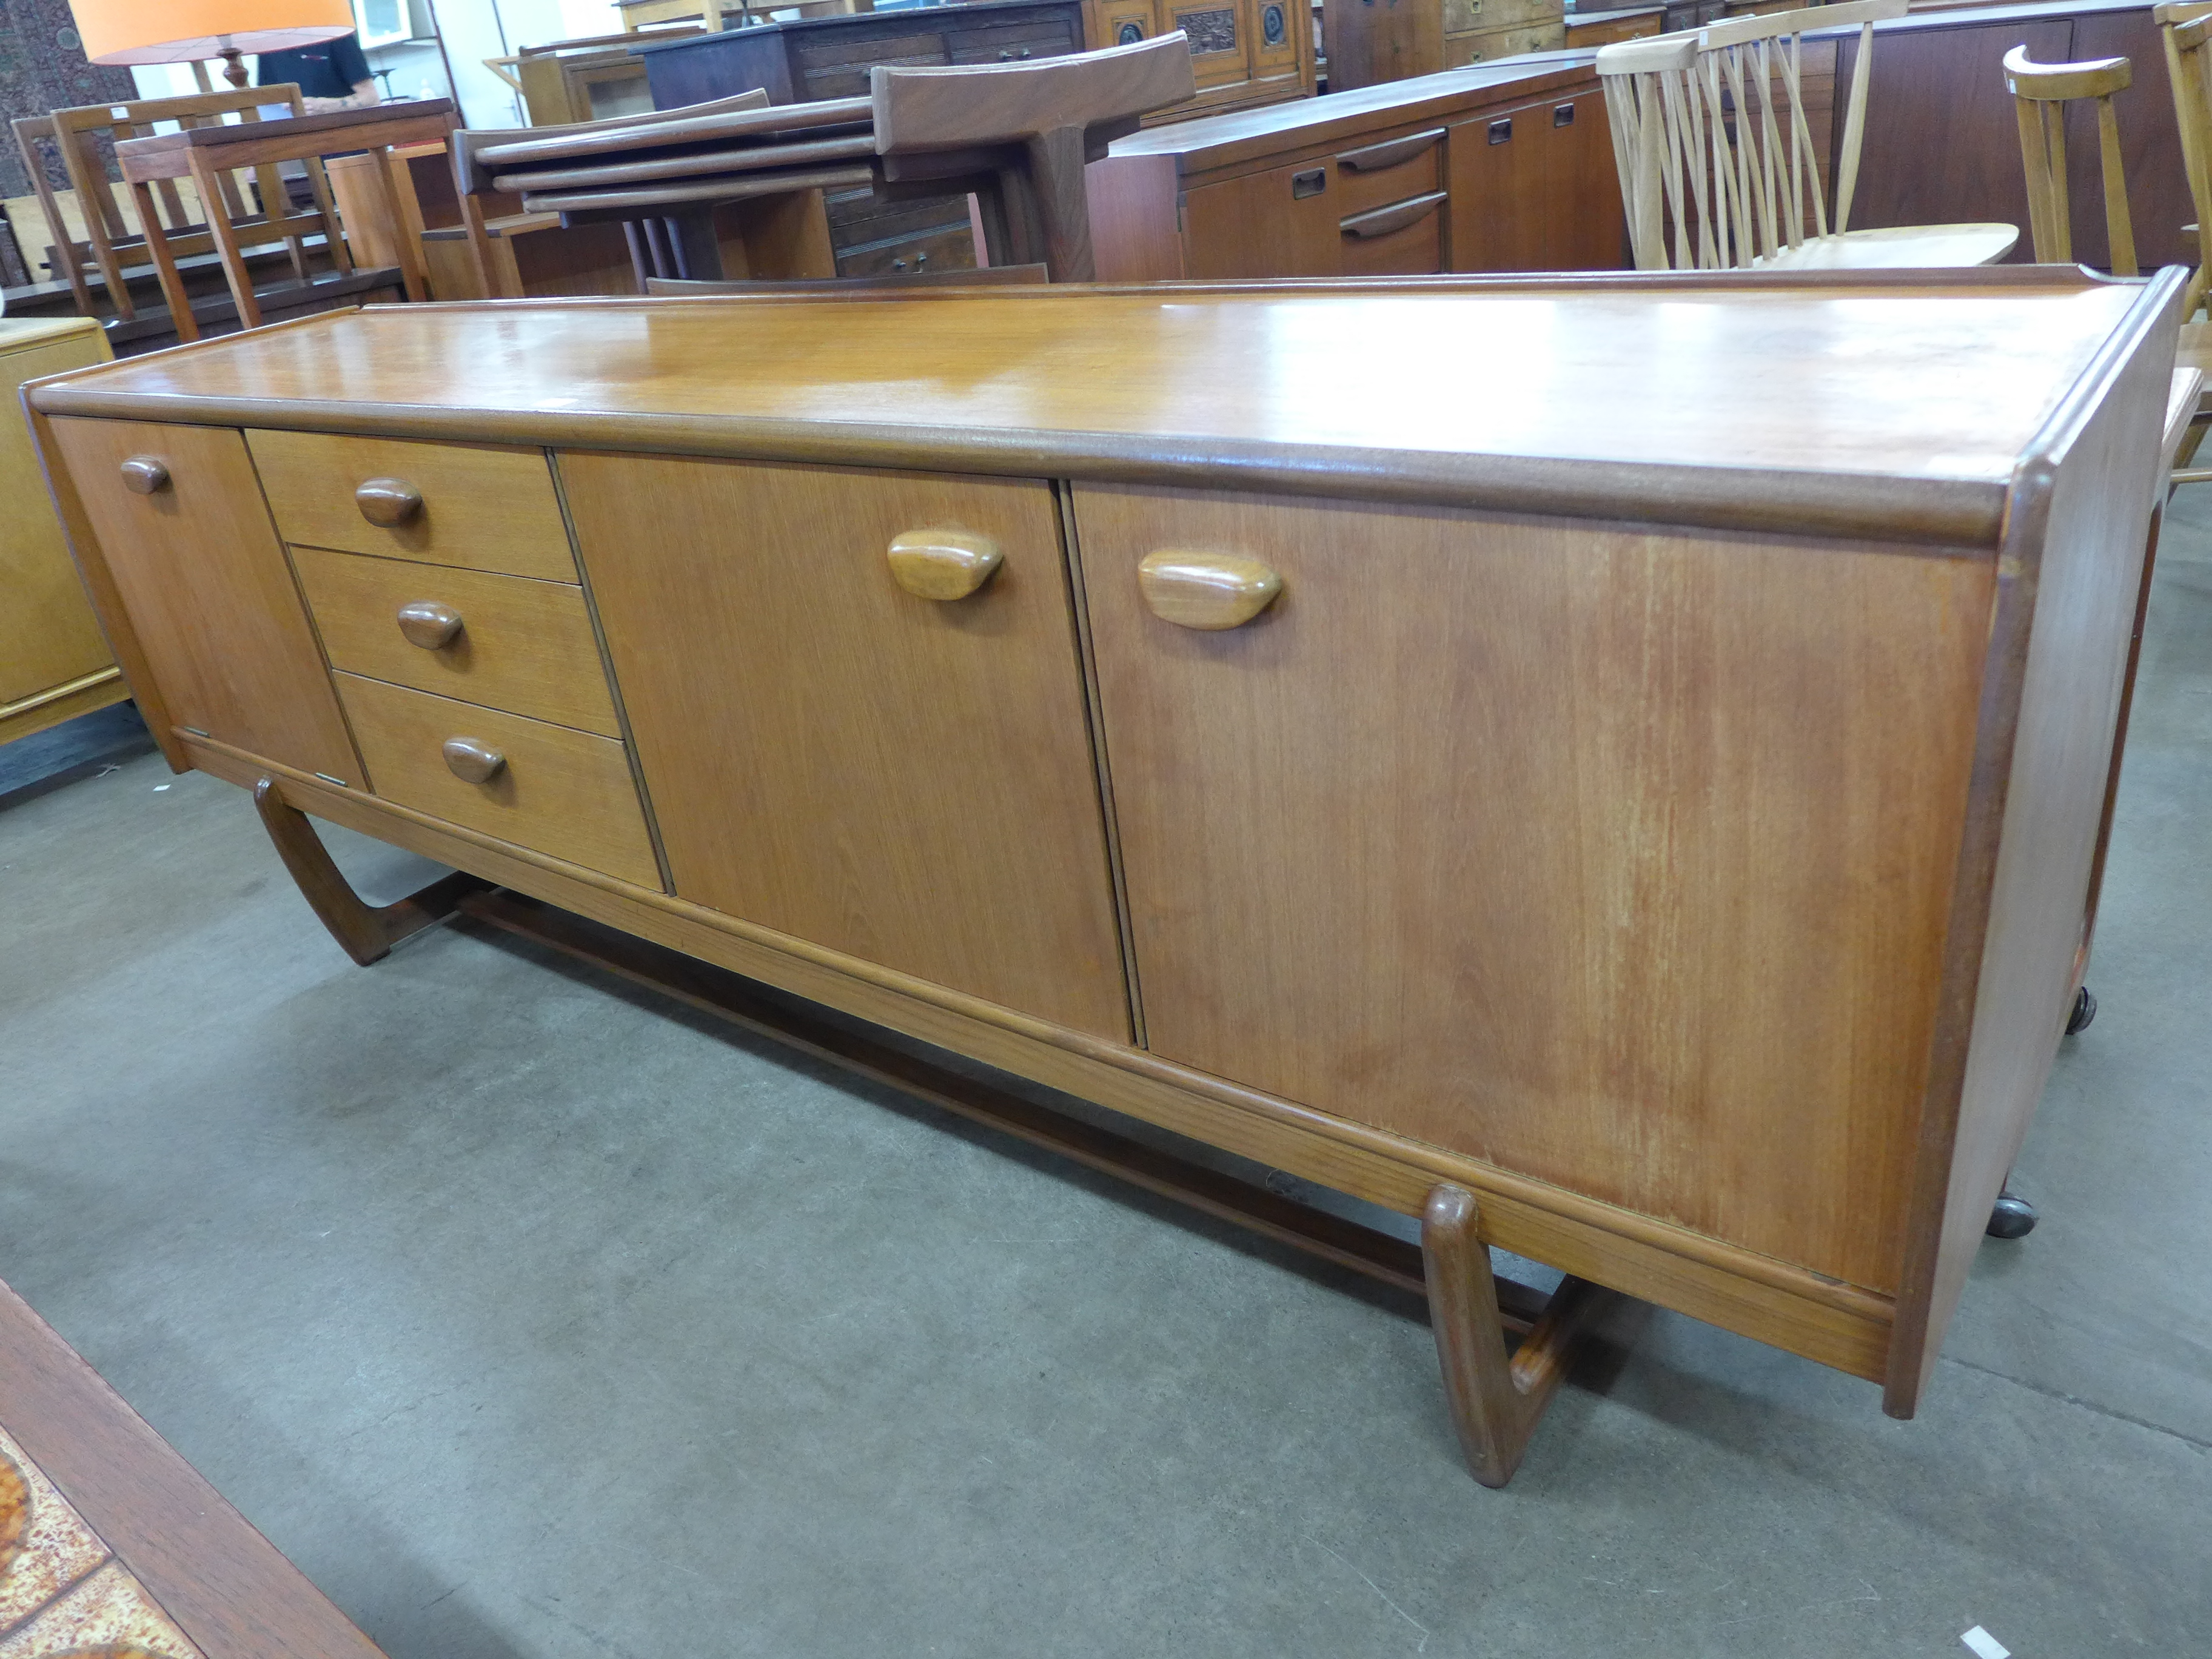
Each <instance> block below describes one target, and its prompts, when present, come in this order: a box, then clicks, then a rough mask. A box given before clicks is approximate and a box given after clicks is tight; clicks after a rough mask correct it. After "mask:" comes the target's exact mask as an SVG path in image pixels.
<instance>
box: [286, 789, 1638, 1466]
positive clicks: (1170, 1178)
mask: <svg viewBox="0 0 2212 1659" xmlns="http://www.w3.org/2000/svg"><path fill="white" fill-rule="evenodd" d="M253 799H254V805H255V806H256V807H257V808H258V810H259V811H260V814H261V822H262V823H263V825H264V828H266V829H268V831H269V835H270V840H272V841H273V842H276V850H277V853H278V854H279V856H281V857H282V858H283V860H284V865H285V867H286V868H287V869H288V870H289V871H290V872H291V873H292V878H293V879H294V880H295V882H297V883H298V884H299V887H300V891H301V896H303V897H305V898H306V899H307V904H308V907H309V908H311V909H313V911H314V913H315V915H316V916H317V918H318V919H319V920H320V921H321V922H322V924H323V925H324V927H326V928H328V929H329V930H330V933H331V938H333V939H336V940H337V942H338V944H339V945H341V946H342V947H343V949H344V950H345V951H346V953H347V954H348V955H349V956H350V957H353V959H354V960H355V961H356V963H360V964H361V965H362V966H363V967H367V966H368V965H369V964H370V963H374V962H377V961H379V960H380V959H381V958H382V957H385V956H386V955H387V954H389V952H390V951H391V949H392V945H396V944H398V942H399V941H400V940H401V939H405V938H407V937H409V936H410V935H411V934H414V933H419V932H420V931H421V930H422V929H423V928H424V927H428V926H430V925H431V924H432V923H434V922H436V921H443V920H445V919H446V918H447V917H448V916H451V915H462V916H465V917H467V918H469V919H470V920H471V921H477V922H481V923H483V924H484V925H486V926H488V927H495V928H497V929H499V930H501V932H503V933H510V934H513V935H514V936H516V937H518V938H521V939H529V940H532V941H533V942H534V943H536V944H538V945H543V946H544V947H546V948H547V949H549V950H552V951H558V952H560V953H561V954H562V955H563V956H565V957H568V958H570V959H571V960H572V961H575V962H579V963H584V964H586V965H587V966H589V967H592V968H594V969H599V970H600V971H602V972H605V973H607V974H611V975H614V976H615V977H617V978H618V979H622V980H624V981H628V982H629V983H630V984H633V985H638V986H643V987H647V988H648V989H650V990H653V991H655V992H658V993H659V994H661V995H663V996H665V997H668V998H670V999H671V1000H674V1001H677V1002H679V1003H682V1004H683V1005H684V1006H686V1007H688V1008H692V1009H696V1010H697V1011H699V1012H702V1013H708V1014H712V1015H714V1016H715V1017H716V1018H720V1019H726V1020H728V1021H729V1022H731V1023H732V1024H736V1025H739V1026H742V1027H744V1029H745V1030H749V1031H752V1032H755V1033H757V1034H758V1035H760V1036H767V1037H769V1038H772V1039H774V1040H775V1041H776V1042H781V1043H782V1044H784V1045H785V1046H787V1047H788V1048H796V1049H798V1050H799V1051H800V1052H801V1053H803V1054H809V1055H811V1056H812V1057H813V1058H815V1059H817V1060H825V1061H828V1062H829V1063H830V1064H832V1065H835V1066H840V1067H842V1068H843V1069H844V1070H846V1071H848V1072H851V1073H854V1074H855V1075H857V1076H860V1077H864V1078H866V1079H869V1080H870V1081H872V1082H875V1083H880V1084H883V1085H886V1086H888V1087H890V1088H894V1089H897V1090H899V1091H902V1093H905V1094H908V1095H911V1096H914V1097H916V1098H917V1099H921V1100H926V1101H927V1102H929V1103H931V1104H932V1105H934V1106H939V1107H942V1108H944V1109H945V1110H946V1111H949V1112H953V1113H956V1114H957V1115H960V1116H962V1117H964V1118H966V1119H968V1120H969V1121H971V1122H975V1123H980V1124H982V1125H984V1126H985V1127H988V1128H992V1129H995V1130H997V1131H999V1132H1000V1133H1005V1134H1009V1135H1012V1136H1013V1137H1014V1138H1015V1139H1018V1140H1023V1141H1025V1142H1027V1143H1028V1144H1029V1145H1030V1146H1038V1147H1042V1148H1043V1149H1044V1150H1046V1151H1048V1152H1054V1153H1057V1154H1059V1155H1060V1157H1063V1158H1069V1159H1071V1160H1073V1162H1075V1163H1077V1164H1082V1165H1083V1166H1084V1167H1085V1168H1086V1169H1091V1170H1098V1171H1100V1172H1101V1173H1103V1174H1106V1175H1110V1176H1116V1177H1118V1178H1120V1179H1121V1180H1123V1181H1127V1182H1130V1183H1132V1184H1133V1185H1135V1186H1138V1187H1141V1188H1144V1189H1145V1190H1146V1192H1150V1193H1153V1194H1158V1196H1160V1197H1163V1198H1168V1199H1172V1200H1176V1202H1178V1203H1181V1204H1185V1205H1188V1206H1190V1207H1191V1208H1193V1209H1195V1210H1198V1211H1200V1212H1203V1213H1205V1214H1206V1215H1209V1216H1212V1217H1213V1218H1216V1219H1218V1220H1222V1221H1227V1222H1231V1223H1233V1224H1235V1225H1238V1226H1241V1227H1244V1228H1247V1229H1249V1230H1250V1231H1253V1232H1255V1233H1258V1234H1260V1235H1261V1237H1266V1238H1269V1239H1272V1240H1273V1241H1274V1242H1275V1243H1279V1244H1285V1245H1288V1246H1290V1247H1291V1248H1292V1249H1298V1250H1302V1251H1304V1252H1305V1253H1306V1254H1308V1255H1313V1256H1316V1257H1318V1258H1320V1259H1321V1260H1322V1261H1328V1262H1332V1263H1334V1265H1336V1266H1337V1267H1344V1268H1348V1269H1350V1270H1351V1271H1352V1272H1354V1273H1359V1274H1362V1275H1363V1276H1364V1277H1366V1278H1369V1279H1374V1280H1376V1282H1378V1283H1380V1284H1383V1285H1389V1286H1391V1287H1392V1288H1394V1289H1395V1290H1399V1291H1407V1292H1410V1293H1412V1294H1414V1295H1417V1296H1422V1297H1425V1300H1426V1302H1427V1304H1428V1310H1429V1318H1430V1322H1431V1325H1432V1326H1433V1327H1434V1328H1435V1330H1436V1335H1437V1357H1438V1358H1439V1360H1440V1361H1441V1363H1442V1366H1443V1381H1444V1394H1445V1398H1446V1401H1447V1403H1448V1405H1449V1408H1450V1412H1451V1416H1452V1425H1453V1427H1454V1429H1455V1431H1457V1433H1458V1436H1459V1440H1460V1445H1461V1447H1462V1449H1463V1450H1464V1451H1465V1453H1466V1455H1467V1460H1468V1468H1469V1469H1470V1470H1471V1471H1472V1472H1473V1474H1474V1478H1475V1479H1476V1480H1479V1481H1480V1482H1481V1483H1482V1484H1483V1485H1484V1486H1504V1484H1505V1483H1506V1482H1507V1481H1508V1480H1510V1479H1511V1478H1512V1475H1513V1471H1514V1469H1515V1468H1516V1467H1517V1466H1518V1465H1519V1463H1520V1462H1521V1456H1522V1452H1523V1451H1525V1450H1526V1449H1527V1447H1528V1441H1529V1438H1530V1437H1531V1436H1532V1435H1533V1434H1534V1431H1535V1428H1536V1425H1537V1424H1538V1422H1539V1421H1540V1420H1541V1419H1542V1416H1543V1413H1544V1408H1545V1407H1546V1406H1547V1404H1548V1403H1549V1402H1550V1400H1551V1397H1552V1394H1553V1390H1554V1389H1556V1388H1557V1387H1558V1386H1559V1382H1560V1380H1561V1379H1562V1378H1563V1377H1564V1376H1565V1374H1566V1372H1567V1370H1568V1369H1569V1366H1570V1364H1571V1360H1572V1356H1573V1351H1574V1346H1575V1344H1576V1342H1577V1340H1578V1339H1579V1338H1580V1337H1581V1336H1582V1335H1583V1334H1584V1333H1585V1332H1586V1331H1587V1330H1588V1329H1589V1326H1590V1324H1591V1323H1592V1322H1593V1320H1594V1317H1595V1316H1596V1315H1597V1314H1598V1313H1599V1312H1600V1311H1601V1310H1602V1308H1603V1307H1604V1306H1606V1305H1607V1304H1608V1303H1610V1302H1611V1301H1613V1300H1614V1299H1616V1298H1615V1293H1614V1292H1612V1291H1603V1290H1601V1289H1599V1288H1598V1287H1597V1286H1595V1285H1590V1284H1589V1283H1587V1282H1585V1281H1583V1280H1582V1279H1573V1278H1569V1279H1565V1280H1564V1281H1562V1282H1561V1284H1560V1285H1559V1288H1558V1289H1557V1290H1556V1291H1553V1292H1552V1293H1551V1294H1550V1295H1549V1296H1547V1295H1545V1294H1544V1293H1543V1292H1542V1291H1536V1290H1533V1289H1531V1288H1530V1287H1529V1286H1528V1285H1522V1284H1520V1283H1519V1282H1517V1281H1516V1280H1514V1279H1505V1278H1502V1277H1500V1276H1498V1275H1497V1274H1496V1273H1492V1271H1491V1262H1490V1248H1489V1246H1488V1245H1487V1244H1486V1243H1483V1241H1482V1238H1481V1236H1480V1225H1479V1220H1480V1207H1479V1206H1478V1205H1477V1203H1476V1200H1475V1197H1474V1194H1473V1193H1471V1192H1469V1191H1468V1189H1467V1188H1464V1187H1461V1186H1457V1185H1455V1184H1453V1183H1451V1182H1440V1183H1438V1185H1437V1187H1436V1188H1435V1189H1434V1190H1433V1191H1432V1192H1431V1194H1429V1201H1428V1207H1427V1212H1426V1214H1425V1216H1424V1218H1423V1220H1422V1225H1421V1243H1420V1246H1419V1249H1416V1248H1415V1247H1414V1246H1413V1245H1412V1244H1409V1243H1407V1242H1406V1241H1404V1240H1403V1239H1401V1238H1397V1237H1394V1236H1393V1235H1391V1234H1389V1233H1386V1232H1383V1231H1379V1230H1378V1229H1375V1228H1371V1227H1366V1226H1363V1225H1360V1224H1359V1223H1358V1222H1355V1221H1351V1220H1347V1219H1346V1218H1343V1217H1340V1216H1336V1215H1332V1214H1329V1213H1328V1212H1324V1211H1322V1210H1317V1209H1315V1208H1313V1207H1312V1206H1309V1205H1304V1204H1300V1203H1298V1202H1297V1201H1296V1200H1291V1199H1289V1198H1285V1197H1284V1196H1283V1195H1281V1194H1278V1193H1275V1192H1272V1191H1270V1190H1269V1189H1268V1188H1266V1187H1263V1186H1261V1185H1258V1184H1256V1183H1255V1182H1249V1181H1245V1180H1242V1179H1240V1178H1238V1177H1237V1176H1232V1175H1228V1174H1225V1173H1224V1172H1222V1171H1220V1170H1214V1169H1211V1168H1208V1167H1206V1165H1203V1164H1198V1163H1196V1162H1194V1161H1192V1160H1190V1159H1188V1158H1182V1157H1179V1156H1178V1155H1176V1153H1174V1152H1166V1151H1163V1150H1161V1149H1158V1148H1157V1147H1153V1146H1146V1145H1144V1144H1142V1143H1140V1142H1138V1141H1135V1140H1133V1139H1129V1138H1127V1137H1126V1136H1122V1135H1118V1134H1115V1133H1113V1132H1112V1131H1110V1130H1107V1129H1103V1128H1100V1127H1097V1126H1096V1125H1093V1124H1091V1123H1087V1122H1085V1121H1081V1120H1080V1119H1078V1118H1074V1117H1070V1116H1068V1115H1065V1114H1063V1113H1060V1112H1055V1111H1054V1110H1052V1109H1049V1108H1048V1107H1044V1106H1040V1105H1037V1104H1036V1103H1033V1102H1030V1101H1027V1100H1024V1099H1021V1098H1019V1097H1017V1096H1015V1095H1013V1094H1011V1093H1008V1092H1006V1091H1001V1090H999V1089H995V1088H993V1087H992V1086H990V1085H988V1084H986V1083H981V1082H978V1081H976V1080H975V1079H972V1078H969V1077H965V1076H963V1075H961V1074H959V1073H955V1072H952V1071H951V1070H948V1069H946V1068H944V1067H941V1066H937V1065H935V1064H933V1062H932V1061H930V1060H927V1058H924V1057H922V1056H920V1055H916V1054H909V1053H907V1052H905V1051H904V1050H902V1049H900V1048H895V1047H893V1046H892V1045H890V1044H889V1043H886V1042H881V1041H879V1040H878V1039H876V1038H875V1037H872V1036H870V1035H868V1034H867V1033H866V1032H865V1031H861V1030H854V1029H851V1028H850V1027H848V1026H847V1025H845V1024H842V1023H840V1022H837V1021H834V1020H831V1019H829V1018H826V1017H823V1015H821V1014H818V1013H817V1012H814V1011H812V1010H811V1009H809V1008H807V1007H805V1006H803V1005H801V1004H799V1003H797V1002H795V1001H793V1000H787V999H785V998H782V997H780V996H775V995H774V994H770V993H769V992H768V991H766V990H765V989H764V988H763V987H761V986H760V985H758V984H757V983H756V982H755V981H751V980H749V979H747V978H745V977H744V975H739V974H734V973H732V972H730V971H729V970H728V969H721V968H716V967H714V966H713V965H711V964H710V963H703V962H701V961H698V960H697V959H696V958H694V957H687V956H685V955H684V954H683V953H682V952H681V951H672V950H670V949H668V948H666V947H665V946H663V945H653V944H651V943H649V942H647V941H646V940H644V939H638V938H636V937H635V936H634V935H632V934H629V933H623V932H621V931H619V930H618V929H616V928H612V927H606V926H605V925H603V924H601V923H599V922H595V921H589V920H587V919H586V918H585V917H582V916H579V915H574V914H573V913H571V912H569V911H566V910H563V909H561V908H558V907H557V906H555V905H551V904H547V903H544V902H542V901H540V900H537V899H532V898H528V897H526V896H523V895H521V894H520V893H515V892H513V891H510V890H507V889H504V888H499V887H495V886H493V885H491V884H489V883H488V882H485V881H483V880H481V879H480V878H477V877H474V876H469V875H465V874H455V875H450V876H447V877H445V878H441V880H439V881H436V882H434V883H432V884H430V885H428V886H427V887H425V888H423V889H422V890H421V891H420V892H417V893H416V894H414V895H413V896H410V897H408V898H404V899H401V900H399V901H398V902H395V903H392V904H387V905H385V906H383V907H381V908H374V907H371V906H370V905H368V904H367V903H365V902H363V901H362V898H361V897H360V896H359V895H358V894H356V892H355V891H354V890H353V889H352V887H351V885H350V884H348V882H347V881H346V879H345V877H344V875H343V873H342V872H340V871H339V870H338V868H337V865H336V864H335V863H333V862H332V861H331V856H330V854H329V851H328V850H327V849H326V848H325V847H324V845H323V842H322V838H321V837H320V836H319V835H317V833H316V831H315V829H314V826H313V823H311V822H310V821H309V820H308V818H307V815H306V814H305V813H303V812H301V811H300V810H299V809H298V808H296V807H295V806H292V805H289V803H287V802H286V801H285V800H284V799H283V795H282V793H281V792H280V788H279V786H278V784H277V782H276V780H274V779H272V778H267V777H264V778H263V779H262V780H261V781H260V782H259V784H258V785H257V786H256V787H255V789H254V792H253ZM1509 1331H1510V1332H1512V1333H1514V1334H1516V1335H1519V1336H1520V1338H1521V1340H1520V1342H1519V1343H1518V1345H1517V1346H1516V1348H1515V1349H1513V1350H1512V1351H1511V1352H1510V1353H1509V1351H1508V1349H1507V1346H1506V1341H1505V1337H1506V1333H1508V1332H1509Z"/></svg>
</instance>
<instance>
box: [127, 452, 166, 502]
mask: <svg viewBox="0 0 2212 1659" xmlns="http://www.w3.org/2000/svg"><path fill="white" fill-rule="evenodd" d="M168 482H169V467H168V463H167V462H166V461H162V460H159V459H155V457H154V456H151V455H133V456H132V457H131V459H129V460H127V461H125V462H124V463H123V487H124V488H125V489H127V490H129V491H130V492H131V494H132V495H152V494H153V493H154V492H155V490H157V489H161V488H162V487H163V486H164V485H166V484H167V483H168Z"/></svg>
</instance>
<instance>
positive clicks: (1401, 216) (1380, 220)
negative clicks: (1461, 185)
mask: <svg viewBox="0 0 2212 1659" xmlns="http://www.w3.org/2000/svg"><path fill="white" fill-rule="evenodd" d="M1449 194H1450V192H1449V191H1441V190H1438V191H1431V192H1430V193H1429V194H1428V195H1426V196H1415V197H1410V198H1409V199H1407V200H1406V201H1403V202H1393V203H1391V204H1390V205H1389V206H1388V207H1379V208H1376V209H1374V210H1371V211H1370V212H1367V213H1355V214H1353V215H1352V216H1351V217H1350V218H1349V219H1340V220H1338V221H1337V222H1336V227H1337V228H1338V229H1339V230H1340V231H1342V232H1343V233H1344V234H1346V236H1358V237H1361V238H1363V239H1364V238H1368V237H1375V236H1388V235H1389V234H1391V233H1392V232H1393V231H1398V230H1403V229H1405V228H1406V227H1407V225H1412V224H1419V222H1421V221H1422V220H1424V219H1425V218H1427V217H1428V216H1430V215H1431V213H1434V212H1435V211H1436V210H1437V208H1438V207H1439V206H1441V205H1442V204H1443V201H1444V198H1445V197H1447V196H1448V195H1449Z"/></svg>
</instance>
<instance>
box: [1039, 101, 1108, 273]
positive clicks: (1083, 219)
mask: <svg viewBox="0 0 2212 1659" xmlns="http://www.w3.org/2000/svg"><path fill="white" fill-rule="evenodd" d="M1083 158H1084V143H1083V129H1082V128H1081V127H1055V128H1054V129H1053V130H1052V131H1050V132H1041V133H1039V134H1037V135H1036V137H1033V138H1031V139H1030V141H1029V146H1028V161H1029V174H1030V179H1029V182H1030V191H1031V194H1032V197H1033V199H1034V200H1035V202H1036V210H1037V216H1038V217H1039V218H1040V219H1042V221H1043V230H1044V262H1045V265H1046V267H1047V269H1048V270H1049V271H1050V272H1051V276H1052V280H1053V281H1054V282H1055V283H1088V282H1091V281H1094V280H1096V278H1097V274H1098V268H1097V264H1096V262H1095V261H1094V259H1093V258H1092V255H1091V212H1090V206H1089V203H1090V197H1088V196H1087V195H1086V194H1085V191H1084V185H1083V165H1084V161H1083Z"/></svg>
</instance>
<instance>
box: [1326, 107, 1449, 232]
mask: <svg viewBox="0 0 2212 1659" xmlns="http://www.w3.org/2000/svg"><path fill="white" fill-rule="evenodd" d="M1443 155H1444V130H1443V128H1442V127H1431V128H1430V129H1429V130H1428V131H1425V132H1416V133H1411V134H1408V135H1407V136H1406V137H1402V138H1389V139H1385V140H1383V142H1382V143H1376V144H1362V145H1360V146H1359V147H1358V149H1347V150H1343V151H1340V152H1339V153H1338V155H1337V158H1336V210H1337V212H1338V213H1339V214H1340V215H1341V216H1344V217H1345V218H1347V219H1349V218H1351V217H1352V216H1354V215H1357V214H1361V213H1364V212H1366V211H1367V210H1369V209H1370V208H1379V207H1383V206H1386V205H1388V204H1390V203H1392V202H1403V201H1408V200H1410V199H1412V198H1413V197H1416V196H1425V195H1427V194H1428V193H1429V192H1430V191H1436V190H1441V189H1443Z"/></svg>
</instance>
